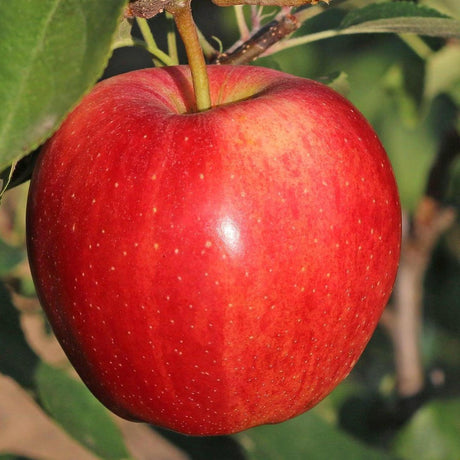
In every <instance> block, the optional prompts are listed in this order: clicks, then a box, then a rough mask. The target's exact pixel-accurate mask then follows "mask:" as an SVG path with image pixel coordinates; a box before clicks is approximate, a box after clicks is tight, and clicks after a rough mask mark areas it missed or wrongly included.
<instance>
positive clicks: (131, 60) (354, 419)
mask: <svg viewBox="0 0 460 460" xmlns="http://www.w3.org/2000/svg"><path fill="white" fill-rule="evenodd" d="M194 3H195V4H196V5H194V8H195V13H194V14H195V18H196V21H197V24H198V26H199V27H200V29H201V31H202V32H203V34H204V35H205V36H206V37H207V38H208V40H210V41H211V42H212V43H213V44H215V45H216V46H217V42H216V41H214V42H213V38H211V37H213V36H216V37H218V39H219V40H220V41H221V42H222V45H223V47H224V49H225V48H227V47H229V46H230V45H232V44H233V43H234V42H235V41H236V40H238V39H239V35H238V30H237V27H236V21H235V15H234V12H233V10H232V8H218V7H215V6H214V5H212V4H211V2H203V1H197V0H196V1H195V2H194ZM338 3H339V7H337V8H334V7H331V8H330V9H328V10H327V11H326V12H324V13H323V14H321V15H319V16H316V17H314V18H313V19H312V20H310V21H307V22H306V23H305V24H304V25H303V26H302V28H301V29H300V30H299V31H298V32H297V34H299V35H303V34H307V33H312V32H315V31H318V30H323V29H324V28H325V26H328V27H331V25H335V24H338V23H339V22H340V20H341V19H342V18H343V16H344V15H345V14H346V12H347V10H350V9H352V8H357V7H360V6H365V5H368V4H370V3H372V2H370V1H367V0H352V1H346V2H338ZM418 3H419V4H423V5H426V6H431V7H433V8H436V9H437V10H438V11H442V12H444V13H446V14H448V15H451V16H452V17H455V18H460V2H459V1H458V0H437V1H434V0H425V1H423V0H422V1H420V2H418ZM332 5H334V2H332ZM150 25H151V28H152V30H153V33H154V35H155V37H158V43H159V46H160V47H161V46H165V42H164V41H162V37H164V36H165V31H166V29H167V28H168V27H169V25H168V23H167V21H166V20H165V18H164V16H163V15H159V16H157V17H155V18H153V19H152V20H150ZM134 34H139V31H138V30H137V29H135V30H134ZM181 53H182V54H181V60H182V62H185V59H184V55H183V51H182V50H181ZM151 65H152V60H151V57H150V56H149V55H148V53H147V52H146V51H144V50H142V49H140V48H132V47H129V48H119V49H117V50H115V52H114V54H113V56H112V58H111V60H110V62H109V65H108V67H107V68H106V70H105V73H104V75H103V78H107V77H109V76H111V75H114V74H117V73H121V72H125V71H128V70H133V69H136V68H140V67H146V66H151ZM255 65H261V66H268V67H273V68H278V69H280V70H283V71H285V72H288V73H292V74H295V75H298V76H302V77H308V78H313V79H317V80H322V79H328V78H329V77H330V76H331V75H337V74H340V75H341V78H340V80H336V82H337V81H339V84H340V87H339V89H340V91H342V92H344V93H345V95H346V97H347V98H349V99H350V100H351V101H352V102H353V103H354V104H355V105H356V106H357V107H358V108H359V109H360V110H361V111H362V112H363V114H364V115H365V116H366V117H367V118H368V120H369V121H370V123H371V124H372V125H373V126H374V128H375V129H376V131H377V133H378V134H379V136H380V138H381V140H382V143H383V144H384V146H385V148H386V150H387V152H388V155H389V156H390V159H391V161H392V164H393V166H394V170H395V175H396V178H397V182H398V185H399V189H400V194H401V200H402V205H403V208H404V209H405V211H406V212H408V213H411V212H413V211H414V210H415V208H416V206H417V203H419V201H420V200H421V198H422V196H423V194H424V191H425V186H426V182H427V177H428V173H429V170H430V167H431V165H432V163H433V160H434V158H435V156H436V153H437V151H438V150H439V146H440V144H441V142H442V140H443V137H444V136H445V135H446V133H447V132H449V131H452V130H454V129H457V130H458V129H459V128H460V126H459V121H458V119H459V104H460V43H459V40H458V39H452V40H450V41H449V40H445V39H439V38H426V37H425V38H422V37H418V36H414V35H402V36H398V35H395V34H362V35H350V36H341V37H336V38H329V39H326V40H321V41H318V42H314V43H310V44H306V45H303V46H298V47H294V48H291V49H286V50H284V51H280V52H279V53H277V54H274V55H270V56H267V57H263V58H260V59H258V60H257V61H256V62H255ZM446 181H447V183H446V184H445V186H446V189H447V193H446V196H445V204H448V205H451V206H455V207H457V209H458V207H459V206H460V157H457V160H456V161H455V162H454V164H453V165H452V166H451V168H450V174H449V177H448V178H447V179H446ZM27 186H28V184H27V182H26V183H25V184H23V185H21V186H20V187H17V188H15V189H12V190H11V191H8V192H7V193H6V194H5V196H4V199H3V202H2V206H1V207H0V323H1V326H0V372H2V373H3V374H6V375H9V376H11V377H13V378H14V379H15V380H16V381H18V382H19V383H20V384H21V385H22V386H24V387H25V388H27V389H28V390H29V391H31V392H32V394H33V396H34V397H35V398H36V400H37V402H38V404H39V405H41V406H42V407H43V408H44V409H45V410H46V411H47V412H48V413H49V414H51V415H52V416H53V414H54V413H56V414H59V413H60V412H62V408H60V407H54V406H55V405H54V406H53V403H52V401H53V400H54V401H56V400H57V401H59V399H60V397H62V398H63V399H66V398H67V397H68V395H69V389H70V388H72V394H75V397H76V400H75V402H74V404H73V407H71V408H70V409H69V408H68V407H67V406H66V407H67V409H66V410H71V411H74V412H71V414H72V417H70V419H74V420H75V419H77V418H79V417H80V418H83V417H86V418H87V417H88V413H90V414H93V412H92V411H93V409H92V408H91V407H92V404H93V402H92V401H90V402H88V400H91V399H92V396H91V395H89V393H87V391H86V389H85V388H84V387H83V386H81V387H80V390H79V391H75V390H74V389H73V387H72V385H74V383H75V381H74V380H73V379H72V381H71V382H70V383H66V377H62V376H61V375H60V374H59V375H58V376H57V377H56V375H55V374H54V372H55V370H50V369H51V368H50V369H46V368H44V367H43V365H41V364H38V362H39V360H38V359H36V358H35V352H34V351H32V349H30V344H27V341H26V340H25V339H24V336H23V334H22V332H21V327H20V317H21V315H31V314H32V315H41V310H39V309H38V308H37V306H36V304H35V303H33V305H35V307H34V308H32V309H30V308H29V309H27V308H25V309H24V307H23V308H22V309H21V306H24V305H29V304H28V303H27V302H28V301H29V300H32V301H33V299H34V290H33V285H32V282H31V279H30V274H29V272H28V267H27V260H26V252H25V245H24V241H25V224H24V210H25V203H26V194H27ZM5 286H8V288H9V289H8V290H7V289H6V287H5ZM11 292H13V294H11ZM13 303H15V305H16V307H17V306H18V304H19V306H20V307H19V310H18V309H17V308H16V307H14V308H13ZM423 307H424V309H423V330H422V334H421V349H422V356H423V364H424V369H425V373H426V385H425V387H424V388H423V390H422V391H421V392H419V393H417V394H415V395H413V396H412V397H410V398H401V397H399V396H398V395H397V392H396V381H395V368H394V354H393V349H392V343H391V341H390V339H389V337H388V336H387V334H386V333H385V331H384V330H383V329H382V328H378V329H377V331H376V333H375V334H374V336H373V338H372V339H371V342H370V343H369V345H368V347H367V349H366V350H365V352H364V354H363V356H362V357H361V359H360V361H359V362H358V364H357V366H356V367H355V369H354V370H353V371H352V373H351V374H350V376H349V378H348V379H347V380H346V381H345V382H344V383H342V384H341V385H340V386H339V387H338V388H337V389H336V390H335V391H334V392H333V393H332V394H331V395H330V396H329V397H328V398H326V400H324V401H323V402H322V403H320V404H319V405H318V406H317V407H316V408H315V409H313V410H312V411H310V412H308V413H307V414H304V415H303V416H300V417H298V418H296V419H294V420H291V421H289V422H286V423H283V424H281V425H276V426H267V427H259V428H255V429H253V430H249V431H247V432H245V433H242V434H239V435H236V436H232V437H218V438H189V437H185V436H181V435H178V434H176V433H171V432H167V431H164V430H156V431H157V432H159V433H160V434H161V435H162V436H164V437H165V438H166V439H168V440H169V441H170V442H172V443H173V444H175V445H176V446H178V447H179V448H180V449H182V450H183V451H184V452H187V454H188V455H189V458H192V459H199V460H201V459H202V460H209V459H222V460H225V459H229V460H230V459H231V460H238V459H244V458H250V459H261V460H271V459H282V460H295V459H299V460H300V459H302V460H305V459H307V458H308V459H310V460H322V459H339V458H340V459H342V460H346V459H350V460H351V459H352V460H357V459H366V460H368V459H382V460H383V459H398V458H399V459H407V460H458V459H459V458H460V222H459V221H458V218H457V221H456V223H455V224H454V225H453V226H451V228H450V229H449V230H448V231H447V232H446V233H445V234H444V235H443V236H442V238H441V239H440V240H439V242H438V244H437V245H436V247H435V250H434V252H433V254H432V257H431V260H430V263H429V267H428V270H427V272H426V276H425V279H424V292H423ZM47 333H49V334H50V333H51V332H50V331H49V329H47ZM26 363H28V372H25V373H24V372H23V370H21V367H24V365H25V364H26ZM61 364H62V363H61ZM38 367H40V371H39V372H38V371H37V372H36V373H34V372H35V370H36V369H37V368H38ZM32 374H34V375H32ZM50 382H51V383H50ZM50 392H51V393H50ZM80 393H82V394H80ZM50 394H51V396H52V397H50ZM79 398H81V399H79ZM82 401H83V402H82ZM58 405H59V403H58ZM82 405H83V407H85V410H87V411H89V412H86V413H84V412H82V411H81V407H82ZM96 405H97V404H96ZM51 406H53V407H51ZM71 406H72V404H71ZM79 407H80V410H79ZM94 411H95V412H94V413H99V412H100V411H104V409H102V408H101V407H97V408H95V409H94ZM91 417H92V415H91ZM67 418H69V417H67ZM56 419H57V421H58V423H59V424H61V425H62V426H63V427H64V428H65V429H66V430H67V431H69V432H70V433H71V434H72V436H74V437H75V438H76V439H79V440H81V441H82V442H83V443H84V444H85V445H86V446H87V448H88V449H90V450H91V451H92V452H93V453H95V454H96V455H97V456H99V457H100V458H127V457H126V455H127V454H126V451H125V450H124V449H125V448H124V446H122V445H121V446H120V445H115V444H116V443H115V441H114V439H116V438H117V435H116V433H115V434H114V433H113V431H111V430H112V428H107V424H106V422H105V418H104V416H103V415H101V418H98V419H97V420H101V421H100V422H99V426H98V427H91V430H92V434H93V436H94V438H93V439H92V441H91V442H88V440H87V439H86V443H85V441H84V437H85V436H86V434H87V430H88V428H87V427H81V426H77V427H72V426H73V425H74V420H73V421H72V420H60V419H59V417H56ZM69 425H70V426H71V427H70V428H69ZM152 429H155V428H153V427H152ZM72 430H73V431H72ZM109 432H110V433H109ZM107 433H109V434H107ZM107 436H108V437H107ZM108 439H109V441H108ZM108 442H109V443H110V445H115V447H114V450H110V449H109V448H107V446H105V448H102V446H104V445H105V444H107V443H108ZM113 443H115V444H113ZM95 446H96V447H95ZM98 446H99V447H100V448H98ZM0 458H2V459H7V458H8V459H10V458H11V459H13V458H20V457H18V456H16V455H14V454H8V455H6V454H5V456H1V455H0ZM150 458H152V459H154V458H156V457H155V456H154V453H152V457H150Z"/></svg>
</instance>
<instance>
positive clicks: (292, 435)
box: [237, 412, 394, 460]
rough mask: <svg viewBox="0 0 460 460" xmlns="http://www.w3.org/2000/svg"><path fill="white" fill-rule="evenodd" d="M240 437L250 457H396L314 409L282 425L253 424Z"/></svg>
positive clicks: (360, 459)
mask: <svg viewBox="0 0 460 460" xmlns="http://www.w3.org/2000/svg"><path fill="white" fill-rule="evenodd" d="M237 438H238V439H239V440H240V442H241V444H242V445H243V447H244V448H245V449H246V452H247V454H248V459H249V460H280V459H289V460H305V459H312V460H313V459H336V458H340V459H341V460H394V457H392V456H389V455H386V454H385V453H383V452H380V451H378V450H375V449H372V448H370V447H368V446H366V445H365V444H363V443H361V442H359V441H358V440H356V439H354V438H352V437H350V436H348V435H347V434H345V433H344V432H342V431H340V430H339V429H337V428H335V427H334V426H332V425H330V424H329V423H327V422H326V421H324V420H323V419H322V418H321V417H319V416H318V415H317V414H315V413H314V412H309V413H307V414H304V415H302V416H300V417H296V418H294V419H292V420H289V421H288V422H284V423H282V424H279V425H275V426H270V425H266V426H262V427H257V428H253V429H251V430H248V431H246V432H244V433H241V434H240V435H238V437H237Z"/></svg>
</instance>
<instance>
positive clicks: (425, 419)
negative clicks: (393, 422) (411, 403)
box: [394, 399, 460, 460]
mask: <svg viewBox="0 0 460 460" xmlns="http://www.w3.org/2000/svg"><path fill="white" fill-rule="evenodd" d="M459 414H460V399H452V400H448V401H433V402H431V403H429V404H427V405H426V406H424V407H423V408H421V409H420V410H419V411H418V412H417V413H416V414H415V415H414V417H413V418H412V419H411V421H410V422H409V424H408V425H406V426H405V427H404V428H403V429H402V430H401V431H400V432H399V433H398V435H397V437H396V441H395V449H394V450H395V453H396V454H398V455H399V456H401V457H402V458H403V459H408V460H409V459H410V460H412V459H414V458H416V459H417V460H434V459H436V460H458V459H459V458H460V417H459Z"/></svg>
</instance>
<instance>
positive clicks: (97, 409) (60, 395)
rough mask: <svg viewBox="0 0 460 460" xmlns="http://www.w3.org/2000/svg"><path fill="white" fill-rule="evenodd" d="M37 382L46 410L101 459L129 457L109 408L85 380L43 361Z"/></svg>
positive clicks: (38, 370) (112, 459)
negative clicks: (75, 377) (93, 393)
mask: <svg viewBox="0 0 460 460" xmlns="http://www.w3.org/2000/svg"><path fill="white" fill-rule="evenodd" d="M36 382H37V392H38V397H39V400H40V402H41V404H42V405H43V407H44V409H45V410H46V411H47V412H48V413H49V414H50V415H51V416H52V417H53V418H54V420H55V421H56V422H57V423H58V424H59V425H61V426H62V427H63V428H64V429H65V430H66V431H67V433H69V434H70V435H71V436H72V437H74V438H75V439H76V440H77V441H79V442H80V443H81V444H82V445H84V446H86V447H87V448H88V449H90V450H91V451H92V452H94V453H96V454H97V455H98V456H99V457H101V458H107V459H111V460H115V459H123V458H129V454H128V452H127V450H126V447H125V445H124V443H123V440H122V436H121V433H120V431H119V430H118V428H117V426H116V425H115V423H114V422H113V421H112V419H111V417H110V415H109V413H108V411H107V410H106V409H105V408H104V406H103V405H102V404H101V403H100V402H99V401H98V400H97V399H96V398H95V397H94V396H93V395H92V394H91V393H90V391H89V390H88V389H87V388H86V386H85V385H83V383H81V382H80V381H77V380H75V379H73V378H71V377H70V376H68V375H67V374H66V373H65V372H64V371H62V370H60V369H56V368H54V367H51V366H48V365H47V364H45V363H43V362H42V363H40V365H39V367H38V369H37V372H36Z"/></svg>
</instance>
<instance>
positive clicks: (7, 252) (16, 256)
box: [0, 238, 24, 275]
mask: <svg viewBox="0 0 460 460" xmlns="http://www.w3.org/2000/svg"><path fill="white" fill-rule="evenodd" d="M23 259H24V251H23V250H22V248H18V247H14V246H10V245H9V244H6V243H5V242H4V241H3V240H2V239H1V238H0V275H4V274H6V273H8V272H9V271H10V270H11V269H13V268H14V267H15V266H16V265H17V264H18V263H19V262H21V261H22V260H23Z"/></svg>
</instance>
